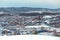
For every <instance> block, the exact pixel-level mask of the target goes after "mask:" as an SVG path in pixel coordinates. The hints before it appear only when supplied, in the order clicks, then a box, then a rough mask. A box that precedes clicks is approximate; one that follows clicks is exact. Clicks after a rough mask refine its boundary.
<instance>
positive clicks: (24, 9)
mask: <svg viewBox="0 0 60 40" xmlns="http://www.w3.org/2000/svg"><path fill="white" fill-rule="evenodd" d="M42 10H44V11H60V9H48V8H32V7H5V8H0V12H9V13H22V12H27V11H42Z"/></svg>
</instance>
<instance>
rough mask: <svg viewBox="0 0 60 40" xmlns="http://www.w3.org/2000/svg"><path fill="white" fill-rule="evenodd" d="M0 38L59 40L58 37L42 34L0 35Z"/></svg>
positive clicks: (2, 39) (5, 39) (10, 39)
mask: <svg viewBox="0 0 60 40" xmlns="http://www.w3.org/2000/svg"><path fill="white" fill-rule="evenodd" d="M0 40H60V37H53V36H43V35H16V36H0Z"/></svg>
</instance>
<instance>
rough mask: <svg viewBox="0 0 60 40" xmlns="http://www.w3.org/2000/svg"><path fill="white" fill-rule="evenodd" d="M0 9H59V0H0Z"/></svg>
mask: <svg viewBox="0 0 60 40" xmlns="http://www.w3.org/2000/svg"><path fill="white" fill-rule="evenodd" d="M0 7H33V8H51V9H57V8H60V0H0Z"/></svg>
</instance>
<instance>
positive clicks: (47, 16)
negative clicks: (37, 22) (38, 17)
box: [43, 15, 52, 18]
mask: <svg viewBox="0 0 60 40" xmlns="http://www.w3.org/2000/svg"><path fill="white" fill-rule="evenodd" d="M43 18H52V17H51V16H49V15H46V16H43Z"/></svg>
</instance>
